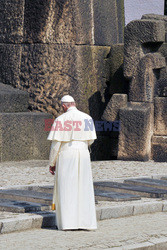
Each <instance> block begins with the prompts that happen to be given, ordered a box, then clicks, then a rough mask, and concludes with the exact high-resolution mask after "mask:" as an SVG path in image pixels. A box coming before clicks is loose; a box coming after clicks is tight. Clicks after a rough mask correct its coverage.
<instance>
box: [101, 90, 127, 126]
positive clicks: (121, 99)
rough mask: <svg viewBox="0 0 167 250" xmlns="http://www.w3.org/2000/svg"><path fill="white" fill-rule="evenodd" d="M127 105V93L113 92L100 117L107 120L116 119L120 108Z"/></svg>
mask: <svg viewBox="0 0 167 250" xmlns="http://www.w3.org/2000/svg"><path fill="white" fill-rule="evenodd" d="M126 106H127V95H124V94H114V95H113V96H112V97H111V99H110V101H109V103H108V104H107V107H106V109H105V111H104V113H103V116H102V119H104V120H107V121H118V120H119V110H120V108H123V107H126Z"/></svg>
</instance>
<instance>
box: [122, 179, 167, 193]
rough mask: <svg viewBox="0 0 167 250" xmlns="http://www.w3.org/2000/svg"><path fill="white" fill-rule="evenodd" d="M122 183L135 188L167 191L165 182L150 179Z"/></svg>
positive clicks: (128, 180)
mask: <svg viewBox="0 0 167 250" xmlns="http://www.w3.org/2000/svg"><path fill="white" fill-rule="evenodd" d="M124 183H127V184H130V185H136V186H144V187H153V188H159V189H161V188H162V189H164V190H167V180H158V179H151V178H138V179H127V180H124Z"/></svg>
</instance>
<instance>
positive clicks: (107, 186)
mask: <svg viewBox="0 0 167 250" xmlns="http://www.w3.org/2000/svg"><path fill="white" fill-rule="evenodd" d="M94 187H95V190H106V191H114V192H122V193H129V194H135V195H141V196H144V197H151V198H166V197H167V190H164V189H157V188H151V187H143V186H132V185H129V184H126V183H118V182H95V183H94Z"/></svg>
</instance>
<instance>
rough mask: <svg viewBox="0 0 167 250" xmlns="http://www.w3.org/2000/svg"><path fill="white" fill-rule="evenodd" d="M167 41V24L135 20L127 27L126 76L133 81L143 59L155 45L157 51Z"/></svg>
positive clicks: (125, 42) (125, 38)
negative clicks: (166, 35) (166, 26)
mask: <svg viewBox="0 0 167 250" xmlns="http://www.w3.org/2000/svg"><path fill="white" fill-rule="evenodd" d="M164 41H165V24H164V22H163V21H158V20H135V21H132V22H130V23H129V24H128V25H127V26H126V27H125V37H124V76H125V77H126V78H128V79H131V78H132V77H133V75H134V72H135V69H136V67H137V65H138V63H139V61H140V59H141V58H142V57H144V55H145V54H146V53H147V52H149V51H150V49H151V45H152V43H154V44H153V48H154V51H156V50H157V49H158V48H159V46H160V45H161V43H162V42H164Z"/></svg>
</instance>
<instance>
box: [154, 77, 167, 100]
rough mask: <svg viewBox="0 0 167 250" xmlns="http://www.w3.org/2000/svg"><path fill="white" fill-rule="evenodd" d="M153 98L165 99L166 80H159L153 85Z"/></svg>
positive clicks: (166, 90) (166, 92) (166, 91)
mask: <svg viewBox="0 0 167 250" xmlns="http://www.w3.org/2000/svg"><path fill="white" fill-rule="evenodd" d="M155 96H159V97H167V79H166V78H161V79H159V80H158V81H157V82H156V84H155Z"/></svg>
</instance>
